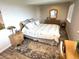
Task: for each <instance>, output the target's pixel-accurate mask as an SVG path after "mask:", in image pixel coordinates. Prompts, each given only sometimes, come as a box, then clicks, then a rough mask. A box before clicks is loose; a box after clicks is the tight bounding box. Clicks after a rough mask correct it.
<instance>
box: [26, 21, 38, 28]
mask: <svg viewBox="0 0 79 59" xmlns="http://www.w3.org/2000/svg"><path fill="white" fill-rule="evenodd" d="M25 27H27V28H28V29H33V28H35V27H37V26H36V25H35V24H34V22H30V23H28V24H26V25H25Z"/></svg>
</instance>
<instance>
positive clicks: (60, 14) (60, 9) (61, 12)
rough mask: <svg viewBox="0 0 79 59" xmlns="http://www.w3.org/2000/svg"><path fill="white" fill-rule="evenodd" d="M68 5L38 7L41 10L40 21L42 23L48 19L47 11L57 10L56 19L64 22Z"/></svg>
mask: <svg viewBox="0 0 79 59" xmlns="http://www.w3.org/2000/svg"><path fill="white" fill-rule="evenodd" d="M68 7H69V3H59V4H52V5H43V6H41V7H40V10H41V21H44V20H45V19H46V18H47V17H49V11H50V10H51V9H57V10H58V16H57V19H58V20H61V21H65V19H66V17H67V12H68Z"/></svg>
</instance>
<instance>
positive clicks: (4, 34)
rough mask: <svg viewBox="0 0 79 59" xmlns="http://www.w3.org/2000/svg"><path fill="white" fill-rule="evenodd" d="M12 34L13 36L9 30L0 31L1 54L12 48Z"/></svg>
mask: <svg viewBox="0 0 79 59" xmlns="http://www.w3.org/2000/svg"><path fill="white" fill-rule="evenodd" d="M10 34H11V32H10V30H7V29H3V30H0V53H1V52H3V51H4V50H6V49H7V48H9V47H10V46H11V43H10V39H9V35H10Z"/></svg>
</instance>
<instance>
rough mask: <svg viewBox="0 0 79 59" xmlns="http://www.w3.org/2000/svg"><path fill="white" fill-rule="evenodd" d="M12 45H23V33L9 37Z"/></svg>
mask: <svg viewBox="0 0 79 59" xmlns="http://www.w3.org/2000/svg"><path fill="white" fill-rule="evenodd" d="M9 38H10V41H11V44H12V45H13V46H17V45H19V44H21V43H22V42H23V40H24V35H23V33H22V32H20V31H19V32H16V33H15V34H12V35H10V36H9Z"/></svg>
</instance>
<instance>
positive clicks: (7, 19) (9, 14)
mask: <svg viewBox="0 0 79 59" xmlns="http://www.w3.org/2000/svg"><path fill="white" fill-rule="evenodd" d="M0 10H1V13H2V17H3V21H4V24H5V27H8V26H16V27H17V28H19V23H20V21H23V20H26V19H30V18H36V19H37V18H39V14H38V12H39V10H38V7H37V6H24V7H23V6H16V5H8V4H2V5H0ZM37 14H38V15H37Z"/></svg>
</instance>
